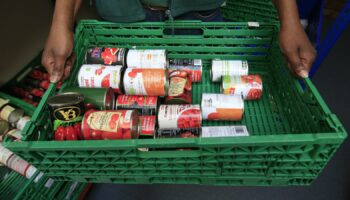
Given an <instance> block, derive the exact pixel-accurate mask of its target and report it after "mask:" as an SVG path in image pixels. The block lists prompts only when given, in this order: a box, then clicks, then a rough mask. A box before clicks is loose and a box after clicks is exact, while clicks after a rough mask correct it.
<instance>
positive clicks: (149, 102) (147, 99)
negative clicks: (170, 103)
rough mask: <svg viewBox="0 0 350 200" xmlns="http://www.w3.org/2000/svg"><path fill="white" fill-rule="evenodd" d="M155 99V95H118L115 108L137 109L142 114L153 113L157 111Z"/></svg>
mask: <svg viewBox="0 0 350 200" xmlns="http://www.w3.org/2000/svg"><path fill="white" fill-rule="evenodd" d="M157 101H158V98H157V97H155V96H136V95H119V96H118V97H117V102H116V107H117V109H131V110H137V111H139V112H140V113H141V114H142V115H155V114H156V113H157Z"/></svg>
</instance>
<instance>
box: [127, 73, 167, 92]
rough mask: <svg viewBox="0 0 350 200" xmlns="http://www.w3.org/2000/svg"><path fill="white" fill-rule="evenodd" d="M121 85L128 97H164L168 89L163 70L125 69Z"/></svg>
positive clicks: (165, 74)
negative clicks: (122, 84)
mask: <svg viewBox="0 0 350 200" xmlns="http://www.w3.org/2000/svg"><path fill="white" fill-rule="evenodd" d="M123 83H124V90H125V94H128V95H146V96H165V95H166V93H167V91H168V87H169V83H168V80H167V71H166V70H165V69H139V68H127V69H126V70H125V74H124V78H123Z"/></svg>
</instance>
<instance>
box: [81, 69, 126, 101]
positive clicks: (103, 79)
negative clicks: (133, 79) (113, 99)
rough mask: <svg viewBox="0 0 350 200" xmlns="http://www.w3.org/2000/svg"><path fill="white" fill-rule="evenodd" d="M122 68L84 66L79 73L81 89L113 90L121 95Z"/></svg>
mask: <svg viewBox="0 0 350 200" xmlns="http://www.w3.org/2000/svg"><path fill="white" fill-rule="evenodd" d="M121 73H122V66H121V65H114V66H105V65H83V66H81V68H80V70H79V73H78V83H79V87H83V88H109V87H111V88H113V90H114V91H115V92H116V93H118V94H121V90H120V86H121Z"/></svg>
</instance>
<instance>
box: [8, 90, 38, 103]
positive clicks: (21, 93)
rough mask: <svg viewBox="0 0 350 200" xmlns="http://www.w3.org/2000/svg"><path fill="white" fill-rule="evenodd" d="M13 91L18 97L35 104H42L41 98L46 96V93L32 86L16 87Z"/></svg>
mask: <svg viewBox="0 0 350 200" xmlns="http://www.w3.org/2000/svg"><path fill="white" fill-rule="evenodd" d="M12 91H13V93H14V94H15V95H16V96H18V97H21V98H26V99H30V100H32V101H35V102H40V101H41V97H42V96H43V95H44V91H42V90H40V89H39V88H32V87H30V86H27V87H26V88H22V87H14V88H12Z"/></svg>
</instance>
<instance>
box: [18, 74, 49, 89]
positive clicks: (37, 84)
mask: <svg viewBox="0 0 350 200" xmlns="http://www.w3.org/2000/svg"><path fill="white" fill-rule="evenodd" d="M23 83H24V84H27V85H30V86H32V87H34V88H42V89H44V90H47V89H48V88H49V86H50V81H48V80H37V79H34V78H31V77H26V78H25V79H24V80H23Z"/></svg>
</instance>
